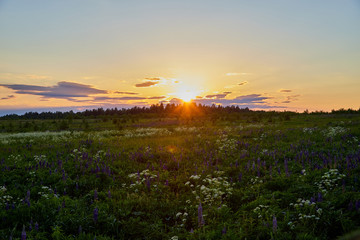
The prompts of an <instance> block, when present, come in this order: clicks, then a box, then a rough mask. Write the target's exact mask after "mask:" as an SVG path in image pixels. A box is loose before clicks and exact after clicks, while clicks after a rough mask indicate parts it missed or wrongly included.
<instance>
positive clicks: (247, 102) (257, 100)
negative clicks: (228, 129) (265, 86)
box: [193, 94, 286, 109]
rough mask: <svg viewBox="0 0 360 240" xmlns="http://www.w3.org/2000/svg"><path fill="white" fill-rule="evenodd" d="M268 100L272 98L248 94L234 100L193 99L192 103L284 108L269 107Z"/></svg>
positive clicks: (254, 107)
mask: <svg viewBox="0 0 360 240" xmlns="http://www.w3.org/2000/svg"><path fill="white" fill-rule="evenodd" d="M268 99H272V97H265V96H262V95H261V94H249V95H242V96H237V97H236V98H233V99H216V98H215V99H209V98H202V99H194V100H193V102H195V103H197V104H203V105H212V104H220V105H223V106H231V105H237V106H239V107H242V108H245V107H248V108H252V109H270V108H286V107H284V106H273V105H269V104H268V103H267V102H266V100H268Z"/></svg>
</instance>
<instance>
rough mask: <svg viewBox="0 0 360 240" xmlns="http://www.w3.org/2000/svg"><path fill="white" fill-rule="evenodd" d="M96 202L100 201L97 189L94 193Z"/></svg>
mask: <svg viewBox="0 0 360 240" xmlns="http://www.w3.org/2000/svg"><path fill="white" fill-rule="evenodd" d="M96 200H98V192H97V190H96V189H95V191H94V201H96Z"/></svg>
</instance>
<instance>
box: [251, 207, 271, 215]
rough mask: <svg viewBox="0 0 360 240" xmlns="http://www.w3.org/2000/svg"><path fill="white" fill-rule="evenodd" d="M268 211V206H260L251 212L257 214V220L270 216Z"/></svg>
mask: <svg viewBox="0 0 360 240" xmlns="http://www.w3.org/2000/svg"><path fill="white" fill-rule="evenodd" d="M269 210H270V209H269V206H267V205H262V204H260V205H259V206H257V207H256V208H254V210H253V212H254V213H256V214H257V217H258V218H264V217H265V216H268V215H270V214H269Z"/></svg>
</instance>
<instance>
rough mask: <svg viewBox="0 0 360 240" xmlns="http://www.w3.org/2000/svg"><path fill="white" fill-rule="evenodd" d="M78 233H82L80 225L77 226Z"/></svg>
mask: <svg viewBox="0 0 360 240" xmlns="http://www.w3.org/2000/svg"><path fill="white" fill-rule="evenodd" d="M78 233H79V235H80V234H81V233H82V227H81V225H80V226H79V229H78Z"/></svg>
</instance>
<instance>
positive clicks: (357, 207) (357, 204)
mask: <svg viewBox="0 0 360 240" xmlns="http://www.w3.org/2000/svg"><path fill="white" fill-rule="evenodd" d="M359 208H360V201H359V200H356V202H355V209H356V211H359Z"/></svg>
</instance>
